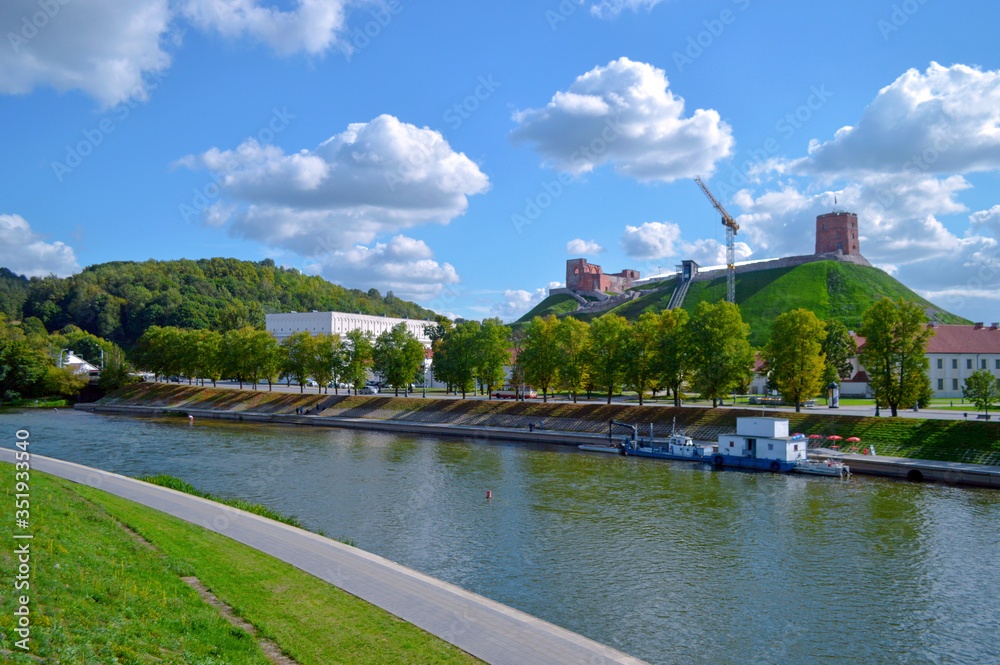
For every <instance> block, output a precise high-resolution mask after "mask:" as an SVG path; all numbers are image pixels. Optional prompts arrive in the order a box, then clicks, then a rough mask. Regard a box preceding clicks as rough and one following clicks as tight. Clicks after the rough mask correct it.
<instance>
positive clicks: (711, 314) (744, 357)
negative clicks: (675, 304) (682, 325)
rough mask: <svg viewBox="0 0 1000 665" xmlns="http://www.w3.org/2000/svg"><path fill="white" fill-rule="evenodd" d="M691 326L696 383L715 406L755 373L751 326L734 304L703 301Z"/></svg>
mask: <svg viewBox="0 0 1000 665" xmlns="http://www.w3.org/2000/svg"><path fill="white" fill-rule="evenodd" d="M688 328H689V330H690V340H691V346H690V350H691V367H692V369H693V372H694V386H695V389H696V390H698V392H699V393H701V396H702V397H704V398H707V399H711V400H712V407H713V408H714V407H716V406H718V403H719V400H720V399H722V398H723V397H725V396H726V395H728V394H729V393H730V392H731V391H732V390H734V389H736V388H738V387H740V386H742V385H743V384H744V383H745V382H746V379H747V376H748V375H750V374H751V373H752V372H753V363H754V353H753V349H752V348H751V346H750V342H749V341H747V338H748V337H749V335H750V326H748V325H747V324H745V323H744V322H743V317H742V316H741V315H740V308H739V306H738V305H736V304H735V303H731V302H718V303H715V304H714V305H710V304H708V303H707V302H700V303H698V306H697V307H696V308H695V312H694V316H692V317H691V322H690V323H689V324H688Z"/></svg>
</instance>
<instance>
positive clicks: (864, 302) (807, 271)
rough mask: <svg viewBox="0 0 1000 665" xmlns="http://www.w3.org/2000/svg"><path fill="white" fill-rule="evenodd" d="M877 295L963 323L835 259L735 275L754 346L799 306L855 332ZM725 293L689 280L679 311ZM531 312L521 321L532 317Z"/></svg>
mask: <svg viewBox="0 0 1000 665" xmlns="http://www.w3.org/2000/svg"><path fill="white" fill-rule="evenodd" d="M667 284H668V286H667V288H664V289H662V290H660V291H656V292H655V293H651V294H649V295H646V296H643V297H641V298H637V299H636V300H632V301H629V302H627V303H624V304H622V305H619V306H618V307H616V308H615V309H613V310H611V311H612V312H614V313H615V314H617V315H619V316H623V317H625V318H626V319H628V320H630V321H634V320H635V319H637V318H639V316H641V315H642V313H643V312H646V311H652V312H660V311H662V310H663V309H664V308H666V306H667V304H668V303H669V302H670V296H671V295H672V294H673V284H672V282H668V283H667ZM883 296H885V297H889V298H893V299H896V298H905V299H906V300H910V301H913V302H916V303H919V304H921V305H922V306H923V307H924V308H925V309H926V310H927V314H928V317H929V318H930V319H932V320H934V321H937V322H939V323H968V321H966V320H965V319H963V318H961V317H958V316H955V315H954V314H951V313H949V312H946V311H944V310H942V309H941V308H940V307H937V306H936V305H934V304H933V303H931V302H929V301H928V300H925V299H924V298H922V297H920V296H919V295H917V294H916V293H914V292H913V291H912V290H911V289H909V288H907V287H906V286H905V285H903V284H901V283H900V282H899V281H897V280H896V279H894V278H893V277H891V276H890V275H889V274H887V273H885V272H884V271H882V270H879V269H878V268H869V267H867V266H859V265H855V264H853V263H841V262H839V261H817V262H815V263H806V264H803V265H800V266H795V267H791V268H774V269H772V270H759V271H756V272H747V273H743V274H737V275H736V302H737V304H739V306H740V310H741V312H742V314H743V320H744V321H746V322H747V323H749V324H750V342H751V344H753V345H754V346H762V345H763V344H764V343H765V342H766V341H767V338H768V336H769V335H770V333H771V322H772V321H774V319H775V317H776V316H778V315H779V314H783V313H785V312H787V311H790V310H793V309H797V308H799V307H803V308H805V309H808V310H811V311H813V312H815V313H816V316H818V317H819V318H820V319H823V320H829V319H836V320H838V321H840V322H841V323H843V324H844V325H845V326H847V328H848V329H850V330H857V329H858V327H860V325H861V316H862V314H864V311H865V310H866V309H868V308H869V307H870V306H871V305H872V304H874V303H875V302H876V301H878V300H880V299H881V298H882V297H883ZM555 297H560V296H555ZM555 297H553V298H547V299H545V300H543V301H542V302H541V303H539V304H538V306H536V307H535V309H534V310H532V312H534V313H539V314H541V315H542V316H544V315H546V314H549V313H553V314H557V315H560V314H564V313H565V312H560V311H558V307H557V306H555V300H554V298H555ZM562 297H568V296H562ZM725 297H726V277H725V275H722V276H719V277H716V278H715V279H712V280H707V281H703V282H695V283H693V284H692V285H691V288H690V289H689V290H688V294H687V297H686V298H685V299H684V309H686V310H687V311H688V312H693V311H694V309H695V307H697V306H698V303H699V302H702V301H705V302H710V303H713V302H718V301H720V300H724V299H725ZM532 312H529V314H528V315H525V317H526V318H522V320H528V318H530V316H535V314H534V313H532ZM529 315H530V316H529ZM571 315H572V316H576V317H577V318H581V319H584V320H590V319H591V318H593V316H588V315H585V314H575V313H572V314H571Z"/></svg>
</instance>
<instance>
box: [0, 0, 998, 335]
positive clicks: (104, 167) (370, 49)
mask: <svg viewBox="0 0 1000 665" xmlns="http://www.w3.org/2000/svg"><path fill="white" fill-rule="evenodd" d="M997 25H1000V6H997V5H995V4H994V3H981V2H971V1H969V0H957V1H954V2H950V3H943V2H940V0H907V1H905V2H877V1H876V2H872V1H871V0H868V1H865V2H861V1H857V0H845V1H843V2H838V3H800V2H768V3H765V2H762V1H758V0H715V1H711V2H705V1H701V2H694V1H693V0H662V1H660V0H604V1H603V2H595V1H592V0H587V1H584V2H578V1H577V0H562V2H557V1H551V2H545V1H543V2H519V1H512V2H506V3H486V2H435V3H430V2H416V1H407V0H392V1H391V2H369V1H367V0H359V1H357V2H351V1H344V0H282V1H280V2H273V1H272V2H259V1H257V0H176V1H169V0H6V1H5V2H4V3H3V4H2V5H0V28H2V30H0V35H2V36H3V40H2V43H0V146H2V150H3V159H2V160H0V265H3V266H6V267H8V268H10V269H12V270H14V271H15V272H19V273H25V274H28V275H45V274H48V273H50V272H54V273H56V274H59V275H67V274H71V273H73V272H77V271H79V270H80V269H81V268H82V267H83V266H87V265H90V264H93V263H101V262H105V261H112V260H137V261H141V260H145V259H149V258H154V259H176V258H182V257H184V258H188V259H197V258H203V257H212V256H233V257H238V258H242V259H249V260H260V259H263V258H266V257H271V258H274V259H275V260H276V261H277V262H278V263H280V264H284V265H287V266H292V267H296V268H299V269H301V270H302V271H304V272H308V273H312V274H321V275H323V276H324V277H327V278H328V279H330V280H331V281H333V282H336V283H340V284H343V285H344V286H347V287H352V288H361V289H366V290H367V289H369V288H372V287H375V288H378V289H379V290H380V291H382V292H385V291H387V290H392V291H393V292H394V293H396V294H397V295H399V296H401V297H406V298H409V299H413V300H416V301H417V302H420V303H421V304H424V305H426V306H429V307H431V308H432V309H435V310H436V311H439V312H442V313H446V314H449V315H456V316H464V317H469V318H481V317H484V316H492V315H499V316H501V317H503V318H504V319H507V320H510V319H513V318H516V317H517V316H519V315H520V314H521V313H523V312H524V311H526V310H527V309H528V308H529V307H531V306H532V305H533V304H534V303H536V302H538V301H539V300H540V299H541V298H542V297H544V295H545V293H546V289H547V288H550V287H552V286H555V285H558V284H559V283H561V282H562V281H563V280H564V277H565V261H566V259H568V258H574V257H577V256H583V257H585V258H587V259H588V260H590V261H591V262H594V263H599V264H600V265H602V266H603V267H604V268H605V270H606V271H608V272H616V271H618V270H621V269H623V268H626V267H629V268H635V269H638V270H640V271H641V272H642V273H643V274H644V275H648V274H651V273H653V272H656V271H657V270H668V269H670V268H671V267H672V266H673V265H674V264H676V263H677V262H679V261H680V260H681V259H685V258H694V259H695V260H697V261H699V263H701V264H703V265H709V264H714V263H718V262H720V260H721V256H722V251H723V241H724V234H723V227H722V226H721V224H720V223H719V219H718V215H717V214H716V213H715V211H714V210H713V209H712V208H711V206H710V204H709V203H708V201H707V200H706V199H705V198H704V197H703V195H702V194H701V192H700V191H699V190H698V188H697V186H696V185H695V184H694V183H693V182H692V178H693V177H694V176H696V175H701V176H702V177H704V178H705V179H706V180H707V182H708V185H709V187H710V188H711V189H712V190H713V192H715V195H716V196H717V198H719V199H720V200H722V202H723V203H724V205H725V206H726V207H727V208H728V210H729V212H730V213H732V214H733V215H734V216H735V217H737V218H738V221H739V222H740V224H741V231H740V234H739V235H738V236H737V241H738V243H741V244H738V246H737V248H738V258H740V259H760V258H771V257H777V256H784V255H789V254H804V253H811V252H812V251H813V229H814V225H815V217H816V215H817V214H819V213H822V212H829V211H830V210H831V209H832V208H833V207H834V203H833V200H834V196H836V197H837V204H838V206H839V207H841V208H846V209H849V210H852V211H856V212H857V213H858V215H859V226H860V231H861V251H862V253H863V254H864V255H865V256H866V257H867V258H868V259H869V260H870V261H872V262H873V263H874V264H875V265H878V266H879V267H882V268H883V269H885V270H887V271H889V272H890V273H892V274H893V275H895V276H896V277H897V278H899V279H900V280H901V281H903V282H904V283H905V284H907V285H908V286H910V287H911V288H914V289H915V290H917V291H918V292H919V293H921V294H922V295H924V296H926V297H928V298H930V299H931V300H932V301H934V302H935V303H937V304H939V305H940V306H942V307H944V308H946V309H948V310H950V311H953V312H955V313H958V314H961V315H963V316H966V317H967V318H970V319H973V320H976V321H988V322H991V321H995V320H1000V289H998V288H997V287H998V284H1000V261H998V257H1000V247H998V245H997V242H998V238H1000V200H998V199H1000V196H998V194H997V192H998V187H997V185H998V181H1000V50H998V49H997V48H996V45H995V39H996V38H995V28H996V26H997Z"/></svg>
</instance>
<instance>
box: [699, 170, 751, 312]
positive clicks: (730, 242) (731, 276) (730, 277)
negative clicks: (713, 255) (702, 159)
mask: <svg viewBox="0 0 1000 665" xmlns="http://www.w3.org/2000/svg"><path fill="white" fill-rule="evenodd" d="M694 181H695V182H696V183H698V186H699V187H701V191H702V192H704V193H705V196H707V197H708V200H709V201H711V202H712V205H713V206H714V207H715V209H716V210H718V211H719V214H720V215H722V225H723V226H725V227H726V300H727V301H729V302H736V234H737V233H739V230H740V225H739V224H737V223H736V220H735V219H733V216H732V215H730V214H729V213H728V212H726V209H725V208H723V207H722V204H721V203H719V202H718V201H717V200H716V199H715V197H714V196H712V192H710V191H708V187H707V186H706V185H705V183H704V182H702V179H701V178H700V177H699V178H695V179H694Z"/></svg>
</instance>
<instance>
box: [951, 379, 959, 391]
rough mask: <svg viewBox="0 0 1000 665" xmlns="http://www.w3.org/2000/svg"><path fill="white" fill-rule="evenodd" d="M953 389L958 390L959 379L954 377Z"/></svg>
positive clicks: (952, 381)
mask: <svg viewBox="0 0 1000 665" xmlns="http://www.w3.org/2000/svg"><path fill="white" fill-rule="evenodd" d="M951 389H952V390H958V379H952V380H951Z"/></svg>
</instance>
